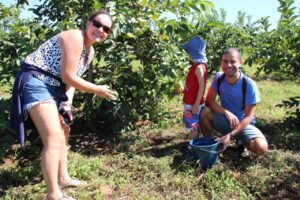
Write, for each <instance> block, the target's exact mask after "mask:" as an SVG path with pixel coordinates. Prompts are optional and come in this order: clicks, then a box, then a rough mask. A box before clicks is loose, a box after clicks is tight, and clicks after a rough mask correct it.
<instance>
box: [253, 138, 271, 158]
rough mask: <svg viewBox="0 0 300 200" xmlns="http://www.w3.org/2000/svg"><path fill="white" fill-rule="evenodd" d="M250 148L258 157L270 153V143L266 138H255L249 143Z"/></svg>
mask: <svg viewBox="0 0 300 200" xmlns="http://www.w3.org/2000/svg"><path fill="white" fill-rule="evenodd" d="M248 146H249V147H248V149H249V150H250V151H252V152H253V153H255V154H257V155H263V154H265V153H267V152H268V142H267V140H266V139H264V138H255V139H253V140H251V141H250V142H249V144H248Z"/></svg>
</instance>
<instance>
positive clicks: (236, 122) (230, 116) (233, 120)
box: [225, 110, 240, 129]
mask: <svg viewBox="0 0 300 200" xmlns="http://www.w3.org/2000/svg"><path fill="white" fill-rule="evenodd" d="M225 116H226V118H227V119H228V121H229V123H230V126H231V128H232V129H235V128H236V127H237V126H238V125H239V123H240V120H239V119H238V118H237V117H236V116H235V115H234V114H232V113H231V112H229V111H228V110H226V111H225Z"/></svg>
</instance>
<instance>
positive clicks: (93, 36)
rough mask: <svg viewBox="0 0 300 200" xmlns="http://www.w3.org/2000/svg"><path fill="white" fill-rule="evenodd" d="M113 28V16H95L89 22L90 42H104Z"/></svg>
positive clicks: (88, 35) (88, 33)
mask: <svg viewBox="0 0 300 200" xmlns="http://www.w3.org/2000/svg"><path fill="white" fill-rule="evenodd" d="M111 28H112V21H111V18H110V17H109V16H108V15H106V14H99V15H97V16H95V17H94V18H93V19H92V21H89V22H88V24H87V31H86V33H87V37H88V40H89V41H90V43H92V44H93V43H99V42H103V41H104V40H105V39H106V38H107V36H108V35H109V34H110V31H111Z"/></svg>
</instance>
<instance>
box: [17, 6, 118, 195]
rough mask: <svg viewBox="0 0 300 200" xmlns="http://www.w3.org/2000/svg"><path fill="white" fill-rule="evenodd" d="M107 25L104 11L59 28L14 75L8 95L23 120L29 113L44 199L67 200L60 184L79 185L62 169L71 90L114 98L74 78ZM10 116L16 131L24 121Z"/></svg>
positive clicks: (109, 23) (104, 88) (106, 90)
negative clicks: (77, 26)
mask: <svg viewBox="0 0 300 200" xmlns="http://www.w3.org/2000/svg"><path fill="white" fill-rule="evenodd" d="M112 25H113V20H112V18H111V16H110V15H109V14H108V12H107V11H105V10H101V11H98V12H95V13H93V14H92V15H91V16H90V18H89V19H88V22H87V24H86V30H84V31H82V30H67V31H64V32H61V33H59V34H57V35H56V36H54V37H53V38H51V39H49V40H47V41H46V42H45V43H44V44H42V45H41V46H40V47H39V48H38V49H37V50H36V51H34V52H33V53H32V54H30V55H28V56H27V57H26V58H25V60H24V62H23V63H22V70H21V71H20V72H19V74H18V76H17V78H16V82H15V85H14V92H13V93H14V97H13V98H14V99H16V96H18V97H19V99H20V101H19V104H20V108H21V113H22V114H23V115H24V116H25V117H24V119H25V120H26V116H27V114H29V116H30V117H31V119H32V121H33V123H34V125H35V126H36V128H37V130H38V132H39V135H40V137H41V139H42V142H43V150H42V155H41V167H42V173H43V177H44V181H45V183H46V186H47V191H48V194H47V199H49V200H57V199H65V200H66V199H69V200H70V199H73V198H71V197H67V196H66V195H64V194H63V193H62V192H61V190H60V189H62V188H64V187H70V186H71V187H77V186H80V184H82V182H80V181H79V180H76V179H74V178H71V177H70V175H69V173H68V169H67V153H68V138H69V133H70V127H69V126H68V125H69V124H68V123H69V122H71V120H72V114H71V112H70V111H71V104H72V99H73V95H74V91H75V89H78V90H80V91H83V92H90V93H94V94H96V95H98V96H100V97H102V98H106V99H113V98H114V95H113V91H112V90H110V89H109V88H108V87H107V86H106V85H95V84H93V83H90V82H88V81H85V80H84V79H82V78H81V77H80V76H81V75H82V74H83V72H84V71H86V69H87V68H88V65H89V64H90V62H91V61H92V59H93V56H94V48H93V46H92V45H93V44H95V43H100V42H103V41H104V40H105V39H106V38H107V37H108V35H109V34H110V32H111V29H112ZM20 83H21V84H20ZM20 85H21V86H20ZM65 95H66V96H65ZM16 103H17V104H18V101H13V108H12V109H14V108H16ZM58 108H59V109H58ZM58 110H64V111H66V113H67V115H66V113H64V114H65V115H63V116H64V117H65V118H69V121H64V120H63V117H62V116H60V115H59V112H58ZM14 113H16V112H14ZM61 114H63V113H61ZM14 117H15V116H14V115H12V117H11V126H12V127H13V128H15V129H16V130H17V132H18V133H19V134H20V133H21V132H20V130H18V128H20V126H18V125H20V124H22V123H23V121H24V120H23V119H22V120H21V121H20V120H18V119H16V117H15V118H14ZM16 123H18V124H16ZM21 128H22V127H21ZM21 131H22V130H21ZM21 135H22V134H21ZM21 140H22V138H21ZM23 140H24V138H23Z"/></svg>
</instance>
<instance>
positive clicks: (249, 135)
mask: <svg viewBox="0 0 300 200" xmlns="http://www.w3.org/2000/svg"><path fill="white" fill-rule="evenodd" d="M213 127H214V129H215V130H216V131H218V132H219V133H221V134H223V135H225V134H227V133H229V132H231V131H232V128H231V127H230V123H229V121H228V120H227V118H226V117H225V115H222V114H220V113H214V120H213ZM236 138H237V140H240V141H242V142H243V143H244V144H247V143H248V142H249V141H250V140H252V139H254V138H263V139H266V138H265V136H264V135H263V133H262V132H261V131H260V130H259V129H258V128H256V127H255V126H254V125H252V124H249V125H247V126H246V127H245V128H244V129H243V130H242V131H241V132H239V134H238V135H237V136H236Z"/></svg>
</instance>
